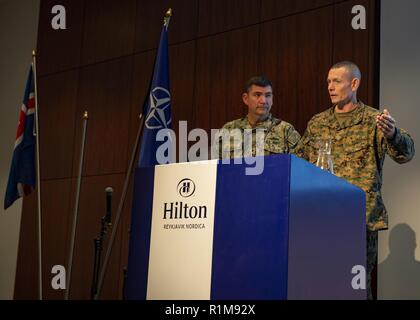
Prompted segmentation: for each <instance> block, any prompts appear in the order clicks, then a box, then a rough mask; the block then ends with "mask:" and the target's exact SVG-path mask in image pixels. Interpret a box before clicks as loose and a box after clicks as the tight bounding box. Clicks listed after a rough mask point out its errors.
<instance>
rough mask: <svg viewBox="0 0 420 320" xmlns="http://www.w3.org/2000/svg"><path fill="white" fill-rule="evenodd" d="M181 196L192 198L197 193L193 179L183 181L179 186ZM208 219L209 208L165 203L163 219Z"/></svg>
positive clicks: (179, 203) (182, 203)
mask: <svg viewBox="0 0 420 320" xmlns="http://www.w3.org/2000/svg"><path fill="white" fill-rule="evenodd" d="M177 191H178V193H179V195H180V196H181V197H183V198H188V197H191V196H192V195H193V194H194V192H195V183H194V181H192V180H191V179H188V178H185V179H182V180H181V181H180V182H179V183H178V186H177ZM203 218H204V219H206V218H207V206H191V205H188V204H187V203H184V202H182V201H180V202H178V201H177V202H170V203H167V202H165V203H164V208H163V219H203Z"/></svg>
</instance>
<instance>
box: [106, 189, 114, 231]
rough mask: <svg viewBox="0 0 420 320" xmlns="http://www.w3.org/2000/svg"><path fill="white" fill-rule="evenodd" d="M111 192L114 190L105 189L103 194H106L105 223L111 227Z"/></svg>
mask: <svg viewBox="0 0 420 320" xmlns="http://www.w3.org/2000/svg"><path fill="white" fill-rule="evenodd" d="M113 192H114V189H112V187H107V188H106V189H105V193H106V215H105V222H106V223H108V225H111V214H112V193H113Z"/></svg>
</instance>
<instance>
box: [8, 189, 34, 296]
mask: <svg viewBox="0 0 420 320" xmlns="http://www.w3.org/2000/svg"><path fill="white" fill-rule="evenodd" d="M36 199H37V195H36V193H35V192H32V193H31V194H30V195H29V196H27V197H25V198H24V199H23V205H22V218H21V222H20V237H19V249H18V258H17V263H16V279H15V291H14V299H16V300H29V299H38V236H37V235H38V231H37V230H38V227H37V226H38V222H37V221H38V218H37V203H38V202H37V200H36Z"/></svg>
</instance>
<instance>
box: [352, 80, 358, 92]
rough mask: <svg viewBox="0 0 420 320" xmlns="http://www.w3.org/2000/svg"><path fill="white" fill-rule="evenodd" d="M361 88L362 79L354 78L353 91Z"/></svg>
mask: <svg viewBox="0 0 420 320" xmlns="http://www.w3.org/2000/svg"><path fill="white" fill-rule="evenodd" d="M359 86H360V79H357V78H354V79H353V80H352V81H351V90H352V91H357V89H359Z"/></svg>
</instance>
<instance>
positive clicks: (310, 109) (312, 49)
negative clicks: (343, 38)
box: [295, 7, 333, 132]
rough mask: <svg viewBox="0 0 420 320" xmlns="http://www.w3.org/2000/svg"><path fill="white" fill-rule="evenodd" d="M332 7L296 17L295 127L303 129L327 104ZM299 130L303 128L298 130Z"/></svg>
mask: <svg viewBox="0 0 420 320" xmlns="http://www.w3.org/2000/svg"><path fill="white" fill-rule="evenodd" d="M332 29H333V10H332V8H331V7H326V8H322V9H319V10H316V11H311V12H308V13H306V14H305V15H299V17H298V27H297V30H298V34H299V38H298V43H299V52H298V61H299V69H298V73H297V83H298V87H299V92H298V100H297V103H298V106H299V117H298V119H297V121H296V122H295V125H296V127H297V128H298V129H299V130H302V129H303V128H306V124H307V122H308V121H309V119H311V118H312V116H314V115H315V114H316V113H318V112H321V111H324V110H325V109H327V108H328V107H330V105H331V101H330V98H329V95H328V86H327V74H328V70H329V68H330V67H331V62H332V59H331V52H332V35H331V33H330V30H332ZM302 132H303V130H302Z"/></svg>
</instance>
